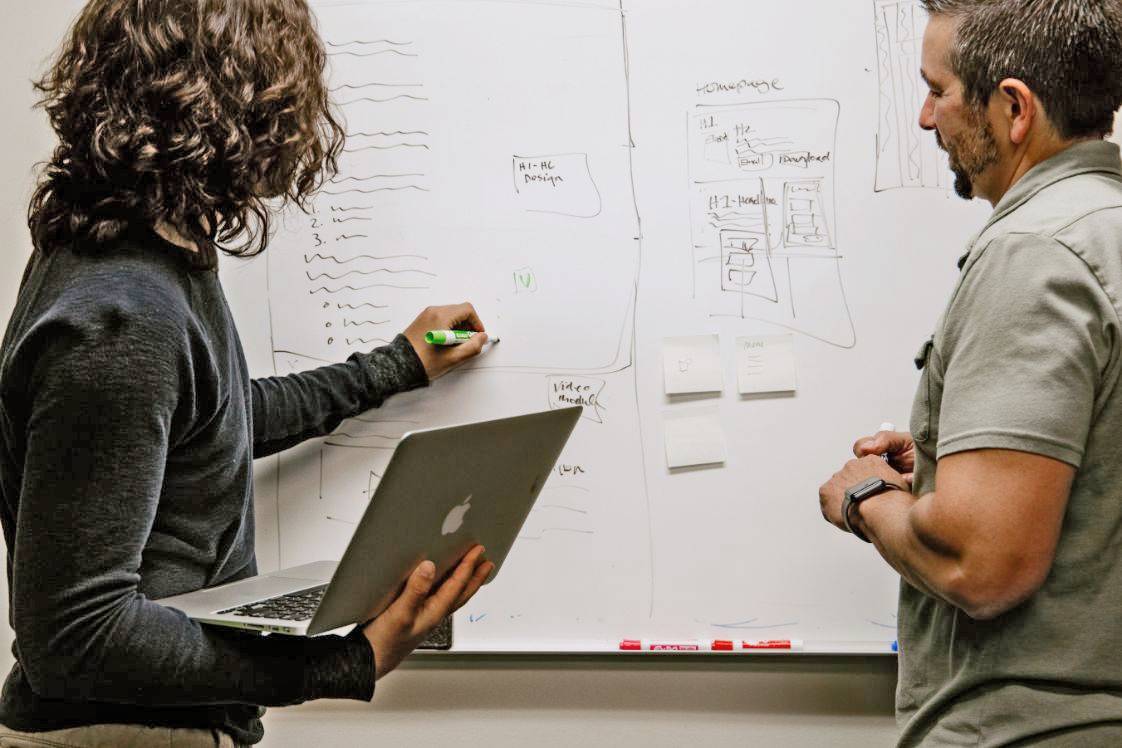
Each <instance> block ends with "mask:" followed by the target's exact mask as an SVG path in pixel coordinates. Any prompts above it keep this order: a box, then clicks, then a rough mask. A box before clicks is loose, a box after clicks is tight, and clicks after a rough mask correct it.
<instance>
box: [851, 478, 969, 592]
mask: <svg viewBox="0 0 1122 748" xmlns="http://www.w3.org/2000/svg"><path fill="white" fill-rule="evenodd" d="M933 498H934V494H929V495H927V496H925V497H922V498H919V499H916V498H915V497H914V496H912V495H911V494H910V493H907V492H906V491H892V492H890V493H884V494H881V495H880V496H874V497H873V498H871V499H869V500H867V501H865V502H864V503H863V504H861V505H860V507H859V508H858V509H859V510H855V511H854V512H853V517H852V519H853V520H854V524H855V525H856V526H857V527H858V529H860V530H861V531H862V532H864V534H865V536H866V537H868V538H869V540H871V541H872V542H873V545H874V546H876V549H877V551H879V552H880V555H881V556H882V557H883V558H884V560H885V561H887V562H888V564H889V565H890V566H891V567H892V568H893V569H895V570H896V571H897V572H898V573H899V574H900V576H901V577H903V578H904V579H905V580H906V581H907V582H908V584H910V585H912V586H913V587H915V588H916V589H917V590H919V591H920V592H923V593H924V594H926V595H930V596H931V597H936V598H939V599H941V600H944V601H946V602H948V603H950V604H951V605H956V606H957V605H958V603H956V602H955V600H954V599H953V597H952V595H951V594H950V590H951V586H950V581H951V580H953V579H954V576H955V574H956V573H957V572H958V568H959V564H958V561H957V559H956V558H955V556H954V554H953V553H951V552H950V549H948V548H946V547H941V544H939V543H938V542H937V541H936V540H935V538H934V536H933V535H932V534H931V533H929V532H926V531H925V530H924V527H923V514H924V510H925V509H926V506H925V503H929V502H930V501H931V500H932V499H933Z"/></svg>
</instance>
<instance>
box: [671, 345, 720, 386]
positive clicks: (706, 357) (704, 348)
mask: <svg viewBox="0 0 1122 748" xmlns="http://www.w3.org/2000/svg"><path fill="white" fill-rule="evenodd" d="M662 370H663V374H664V376H663V380H664V384H665V387H666V394H667V395H687V394H691V393H696V392H720V391H721V390H723V389H724V388H725V381H724V376H722V373H721V340H720V338H719V337H718V336H716V335H690V336H687V337H681V338H663V341H662Z"/></svg>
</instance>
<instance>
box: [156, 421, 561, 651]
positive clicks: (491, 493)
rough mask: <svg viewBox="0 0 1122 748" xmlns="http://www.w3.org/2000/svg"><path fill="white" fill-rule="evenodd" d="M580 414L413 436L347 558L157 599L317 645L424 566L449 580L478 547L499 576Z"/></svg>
mask: <svg viewBox="0 0 1122 748" xmlns="http://www.w3.org/2000/svg"><path fill="white" fill-rule="evenodd" d="M582 410H583V409H582V408H581V407H579V406H577V407H572V408H564V409H561V410H550V411H546V412H543V413H531V414H529V415H524V416H517V417H514V418H503V419H500V420H496V421H486V422H483V423H473V424H469V425H466V426H452V427H448V428H439V429H431V430H426V431H414V432H411V433H408V434H406V435H405V437H404V438H403V439H402V440H401V442H400V443H399V444H398V445H397V449H396V450H394V453H393V457H392V458H391V459H390V463H389V465H388V467H387V468H386V471H385V474H384V475H383V477H382V480H381V481H380V482H379V483H378V487H377V489H376V490H375V492H374V496H373V497H372V498H371V500H370V503H369V505H368V506H367V507H366V512H365V513H364V514H363V516H362V520H361V521H360V522H359V524H358V527H357V529H356V530H355V532H354V535H353V536H352V537H351V541H350V543H349V544H348V545H347V550H346V552H345V553H344V554H343V559H342V560H341V561H339V562H338V563H336V562H333V561H320V562H316V563H312V564H306V565H304V566H298V567H295V568H290V569H283V570H281V571H277V572H273V573H272V574H264V575H261V576H257V577H251V578H249V579H243V580H241V581H239V582H233V583H231V584H226V585H222V586H221V587H212V588H210V589H206V590H199V591H198V592H191V593H187V594H185V595H176V596H175V597H168V598H164V599H162V600H158V601H157V602H159V603H160V604H161V605H165V606H167V607H170V608H177V609H179V610H181V611H183V612H184V613H186V614H187V615H188V616H190V617H191V618H194V619H195V620H198V621H202V622H204V623H210V624H220V625H223V626H236V627H239V628H247V629H256V630H260V631H276V632H280V633H285V634H298V635H307V636H314V635H315V634H321V633H323V632H325V631H333V630H334V629H337V628H341V627H343V626H348V625H350V624H354V623H360V622H363V621H366V620H369V619H371V618H373V617H375V616H377V615H378V614H379V613H381V612H382V611H383V610H385V609H386V608H387V607H389V604H390V603H391V602H393V600H394V599H395V598H396V596H397V595H398V593H399V592H400V591H401V589H402V587H403V585H404V584H405V580H406V579H407V578H408V577H409V574H410V573H411V572H412V571H413V569H415V568H416V567H417V565H418V564H419V563H421V562H422V561H424V560H426V559H430V560H432V562H433V563H435V564H436V575H437V579H438V580H439V579H441V578H442V577H444V575H446V574H447V573H448V572H449V571H450V570H452V569H453V568H454V567H455V566H456V564H457V563H458V562H459V561H460V559H461V558H463V556H464V554H466V553H467V552H468V551H469V550H470V549H471V548H472V547H473V546H475V545H476V544H479V543H482V544H483V545H484V546H485V547H486V548H487V559H488V560H490V561H492V562H494V564H495V571H494V573H492V575H491V578H490V579H489V580H488V581H491V579H494V578H495V575H496V574H498V571H499V568H500V567H501V566H502V563H503V559H505V558H506V555H507V552H509V551H510V548H511V546H512V545H514V541H515V538H516V537H517V535H518V532H519V531H520V530H521V529H522V525H523V523H524V522H525V521H526V517H527V516H528V515H529V514H530V509H531V508H532V507H533V505H534V501H535V500H536V499H537V497H538V494H539V493H541V490H542V487H543V486H544V485H545V482H546V480H548V478H549V476H550V474H551V473H552V472H553V467H554V465H555V464H556V462H557V459H558V457H560V455H561V450H562V448H564V446H565V443H566V442H567V441H568V439H569V435H570V434H571V433H572V432H573V429H574V428H575V427H576V425H577V421H578V420H579V419H580V415H581V411H582Z"/></svg>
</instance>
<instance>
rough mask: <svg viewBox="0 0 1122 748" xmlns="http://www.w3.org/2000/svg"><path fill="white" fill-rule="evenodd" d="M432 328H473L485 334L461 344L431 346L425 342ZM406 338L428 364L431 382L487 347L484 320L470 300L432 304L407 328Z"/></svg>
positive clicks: (425, 364)
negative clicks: (449, 304)
mask: <svg viewBox="0 0 1122 748" xmlns="http://www.w3.org/2000/svg"><path fill="white" fill-rule="evenodd" d="M429 330H473V331H475V332H478V333H481V334H480V335H476V336H475V337H473V338H472V339H471V340H469V341H468V342H466V343H461V344H460V345H449V346H444V345H429V344H428V343H426V342H425V333H426V332H428V331H429ZM405 337H407V338H408V339H409V342H410V343H412V344H413V350H415V351H416V352H417V357H418V358H420V359H421V363H422V364H424V367H425V373H426V374H428V377H429V381H432V380H433V379H436V378H437V377H439V376H441V375H442V374H444V373H446V372H447V371H448V370H449V369H451V368H452V367H454V366H458V365H459V364H462V363H463V362H464V361H467V360H468V359H470V358H474V357H475V356H478V355H479V353H480V351H482V350H483V344H484V343H486V342H487V334H486V333H485V332H483V322H481V321H480V319H479V315H477V314H476V313H475V307H473V306H472V305H471V304H467V303H464V304H453V305H451V306H430V307H429V308H428V309H425V310H424V311H423V312H421V313H420V314H419V315H418V316H417V319H415V320H413V324H411V325H409V327H407V328H406V329H405Z"/></svg>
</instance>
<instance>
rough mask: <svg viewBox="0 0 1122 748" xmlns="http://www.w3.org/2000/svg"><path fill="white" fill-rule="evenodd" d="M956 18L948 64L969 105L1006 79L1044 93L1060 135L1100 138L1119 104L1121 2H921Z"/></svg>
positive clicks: (982, 99)
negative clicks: (962, 86)
mask: <svg viewBox="0 0 1122 748" xmlns="http://www.w3.org/2000/svg"><path fill="white" fill-rule="evenodd" d="M920 2H921V3H922V4H923V7H924V9H925V10H926V11H927V12H928V13H929V14H930V15H931V16H947V17H950V18H952V19H953V20H954V21H955V23H956V29H955V38H954V44H953V48H952V51H951V59H950V61H949V62H950V65H951V69H952V70H953V71H954V73H955V75H957V76H958V77H959V78H960V79H961V80H962V82H963V84H964V86H965V90H966V99H967V101H968V102H970V103H973V104H976V105H985V104H986V103H988V102H989V100H990V96H991V95H992V94H993V93H994V91H996V90H997V86H998V84H1000V83H1001V81H1003V80H1004V79H1006V78H1016V79H1018V80H1021V81H1023V82H1024V83H1025V85H1027V86H1028V87H1029V88H1030V89H1032V91H1033V93H1035V94H1036V95H1037V96H1038V97H1039V98H1040V101H1041V102H1042V104H1043V105H1044V109H1045V112H1046V114H1047V115H1048V119H1049V120H1051V122H1052V124H1053V125H1054V126H1055V128H1056V130H1057V131H1058V132H1059V134H1060V136H1061V137H1063V138H1069V139H1070V138H1080V137H1090V136H1098V137H1102V136H1104V135H1107V134H1109V133H1110V132H1111V130H1112V129H1113V126H1114V113H1115V112H1116V111H1117V110H1118V109H1119V107H1122V0H920Z"/></svg>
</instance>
